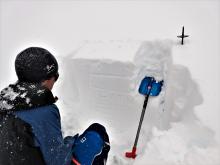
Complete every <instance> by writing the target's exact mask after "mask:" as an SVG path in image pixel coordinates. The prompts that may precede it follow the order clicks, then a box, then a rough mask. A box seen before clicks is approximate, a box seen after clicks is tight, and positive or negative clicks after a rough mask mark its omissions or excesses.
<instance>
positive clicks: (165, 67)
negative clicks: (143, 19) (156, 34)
mask: <svg viewBox="0 0 220 165" xmlns="http://www.w3.org/2000/svg"><path fill="white" fill-rule="evenodd" d="M61 75H63V76H61V78H60V79H61V80H60V82H59V83H60V85H59V86H60V89H59V90H58V91H59V92H58V93H59V95H60V96H61V98H60V101H59V103H58V104H59V106H60V110H61V115H62V119H63V120H64V121H63V127H64V130H65V132H64V133H65V134H66V135H71V134H74V133H76V132H80V131H82V130H84V129H86V127H87V126H89V124H91V123H93V122H100V123H101V124H103V125H105V127H106V129H107V131H108V133H109V136H110V141H111V152H110V156H109V161H108V164H109V165H132V164H135V165H146V164H150V165H160V164H161V165H195V164H198V165H217V164H218V162H220V160H219V150H218V147H219V146H218V144H217V142H215V140H214V132H213V131H212V130H211V129H209V128H208V127H206V126H205V125H203V123H202V122H200V121H199V120H198V118H197V116H196V115H195V113H194V108H195V106H197V105H200V104H201V103H202V102H203V98H202V95H201V93H200V90H199V87H198V85H197V83H196V82H195V81H194V80H193V79H192V77H191V74H190V72H189V70H188V69H187V68H186V67H185V66H182V65H176V64H174V63H173V61H172V42H170V41H168V40H163V41H109V42H100V41H96V42H85V43H84V44H82V45H81V46H80V47H79V48H78V49H76V51H74V52H73V53H72V54H70V55H69V56H66V57H62V63H61ZM144 76H152V77H155V78H156V79H157V80H162V79H163V80H164V86H163V89H162V91H161V93H160V95H159V96H157V97H151V98H150V99H149V103H148V107H147V112H146V114H145V119H144V123H143V127H142V131H141V135H140V139H139V143H138V150H137V154H138V156H137V158H136V159H135V160H129V159H127V158H125V156H124V153H125V152H126V151H130V150H131V148H132V145H133V142H134V138H135V134H136V129H137V126H138V121H139V117H140V114H141V110H142V105H143V101H144V97H143V96H142V95H140V94H138V90H137V89H138V86H139V84H140V81H141V80H142V79H143V78H144Z"/></svg>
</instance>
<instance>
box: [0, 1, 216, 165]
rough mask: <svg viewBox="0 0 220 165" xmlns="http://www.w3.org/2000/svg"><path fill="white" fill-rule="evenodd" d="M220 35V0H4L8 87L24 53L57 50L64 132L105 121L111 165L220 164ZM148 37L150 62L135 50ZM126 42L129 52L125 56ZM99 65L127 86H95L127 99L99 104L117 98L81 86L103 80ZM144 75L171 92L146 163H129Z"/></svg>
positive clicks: (148, 136) (153, 117)
mask: <svg viewBox="0 0 220 165" xmlns="http://www.w3.org/2000/svg"><path fill="white" fill-rule="evenodd" d="M183 25H184V26H185V33H186V34H189V35H190V37H189V38H186V39H185V45H180V40H179V39H178V38H177V37H176V36H177V35H180V34H181V28H182V26H183ZM219 29H220V1H214V0H210V1H208V0H207V1H205V0H192V1H189V0H187V1H174V0H170V1H168V0H165V1H159V0H156V1H91V2H90V1H53V0H48V1H21V0H17V1H16V0H14V1H10V0H9V1H6V0H5V1H3V0H1V1H0V87H1V88H4V87H5V86H6V85H8V84H9V83H13V82H15V81H16V76H15V72H14V59H15V57H16V54H17V53H18V52H19V51H21V50H22V49H24V48H26V47H28V46H42V47H45V48H48V50H50V51H51V52H52V53H53V54H54V55H55V56H56V57H58V60H59V62H60V73H61V76H60V79H59V81H58V82H57V84H56V86H55V89H54V93H55V95H58V97H59V98H60V99H59V102H58V106H59V108H60V111H61V116H62V124H63V128H64V134H68V135H70V134H75V133H77V132H80V133H81V132H82V131H83V130H84V129H85V128H86V127H88V125H89V124H90V123H92V122H96V121H97V122H100V123H103V124H104V125H105V126H106V128H107V130H108V132H109V134H110V140H111V144H112V148H111V152H110V155H109V161H108V163H107V164H108V165H131V164H132V165H147V164H149V165H160V164H161V165H162V164H163V165H218V164H220V156H219V155H220V151H219V148H220V147H219V143H220V122H219V116H220V111H219V110H220V103H219V98H220V94H219V91H220V87H219V84H220V57H219V55H220V48H219V45H220V30H219ZM164 39H168V40H164ZM144 40H147V44H146V45H145V46H144V47H142V48H143V50H147V52H148V53H147V55H146V56H141V53H140V54H138V53H134V52H135V51H134V50H137V49H138V48H139V47H138V46H136V45H142V44H143V43H142V42H141V41H144ZM99 42H100V43H101V45H102V44H103V45H109V43H110V45H114V44H116V45H117V49H114V48H113V49H114V50H115V53H113V54H112V53H109V51H108V48H109V46H107V47H106V46H103V47H102V46H96V50H97V48H100V52H106V54H105V55H103V54H101V55H100V54H99V53H96V52H94V53H91V54H92V55H90V56H86V55H85V54H86V53H85V52H87V54H90V53H88V52H89V51H90V50H91V47H90V46H88V47H90V48H88V47H87V46H86V45H92V44H94V43H99ZM136 42H138V43H141V44H136ZM118 45H121V46H122V48H121V49H122V50H127V53H128V54H126V51H125V54H123V55H121V54H120V52H119V51H118V50H120V48H118ZM124 45H125V46H124ZM126 45H127V48H126ZM128 45H129V46H128ZM110 47H111V46H110ZM101 48H102V49H101ZM110 49H111V50H112V48H110ZM101 50H102V51H101ZM149 50H151V52H150V53H149ZM83 52H84V53H83ZM143 62H147V63H148V64H149V65H150V66H151V67H150V68H147V67H144V66H143V65H142V64H143ZM74 64H75V65H74ZM134 64H135V65H134ZM158 64H159V65H158ZM160 64H161V65H160ZM83 66H84V67H83ZM99 66H100V67H101V71H102V74H103V73H107V74H113V75H114V76H118V77H121V78H125V80H124V79H123V80H121V79H120V80H119V79H116V78H118V77H113V79H104V78H102V77H103V76H101V78H100V77H98V78H99V79H97V75H92V76H95V78H94V77H93V79H92V80H91V79H89V80H91V83H92V85H94V87H97V86H98V87H108V89H111V90H112V92H113V91H115V90H118V91H122V92H125V93H126V97H120V99H122V100H117V99H115V98H112V99H111V98H110V99H107V102H106V100H105V99H103V100H99V99H96V98H103V97H106V98H107V97H109V96H111V95H102V94H103V93H101V96H100V95H99V97H95V95H93V93H92V92H93V91H92V90H91V89H90V88H89V89H88V90H86V89H85V88H84V87H85V86H86V83H87V82H85V84H80V85H79V82H83V80H87V79H85V77H86V74H87V73H88V71H89V73H90V71H91V72H92V73H94V72H93V71H94V69H96V70H95V73H100V72H99V70H98V68H99ZM158 66H163V67H161V68H160V67H158ZM152 68H154V69H152ZM77 69H79V70H77ZM89 69H91V70H89ZM123 69H124V70H123ZM82 73H83V74H82ZM119 73H120V74H119ZM135 73H138V74H135ZM117 74H118V75H117ZM144 74H151V75H153V76H156V77H157V78H158V79H160V78H163V79H164V80H165V87H164V89H163V91H162V93H161V95H160V96H158V97H157V98H150V100H149V105H148V108H147V112H146V116H145V121H144V124H143V129H142V132H141V136H140V141H139V144H138V157H137V158H136V159H135V160H128V159H126V158H125V157H124V153H125V152H126V151H129V150H131V148H132V145H133V141H134V137H135V133H136V127H137V125H138V121H139V116H140V113H141V107H142V104H143V97H142V96H140V95H139V94H138V92H137V86H138V83H140V79H141V78H142V76H143V75H144ZM128 77H129V78H128ZM114 78H115V79H114ZM106 80H109V81H106ZM108 82H110V83H109V84H108ZM122 82H124V84H125V85H124V86H123V83H122ZM77 83H78V84H77ZM112 83H113V85H112ZM114 83H118V84H117V85H114ZM103 84H104V85H103ZM117 87H118V89H117ZM126 87H127V88H126ZM108 89H104V91H108ZM102 90H103V89H102ZM86 92H88V93H86ZM116 93H117V92H116ZM94 94H95V93H94ZM96 94H97V93H96ZM93 96H94V98H92V97H93ZM116 96H117V95H116ZM127 96H128V97H127ZM123 98H128V99H123ZM114 99H115V100H114ZM109 101H114V102H112V104H110V103H111V102H109ZM116 101H117V102H116ZM93 103H102V104H99V105H100V106H99V105H97V104H93ZM110 105H114V106H110ZM102 107H104V109H102Z"/></svg>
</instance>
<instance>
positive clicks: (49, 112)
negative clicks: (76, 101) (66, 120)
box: [39, 104, 60, 118]
mask: <svg viewBox="0 0 220 165" xmlns="http://www.w3.org/2000/svg"><path fill="white" fill-rule="evenodd" d="M40 109H42V111H43V113H44V115H45V117H49V116H54V117H56V118H60V112H59V109H58V107H57V106H56V105H55V104H51V105H47V106H43V107H39V110H40Z"/></svg>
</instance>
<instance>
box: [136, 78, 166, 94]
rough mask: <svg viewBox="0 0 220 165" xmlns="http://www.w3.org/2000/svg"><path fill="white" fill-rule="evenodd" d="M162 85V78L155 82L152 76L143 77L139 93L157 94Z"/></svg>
mask: <svg viewBox="0 0 220 165" xmlns="http://www.w3.org/2000/svg"><path fill="white" fill-rule="evenodd" d="M162 86H163V80H162V81H159V82H157V81H156V80H155V79H154V78H153V77H145V78H144V79H143V80H142V81H141V85H140V87H139V93H140V94H142V95H148V94H149V95H150V96H158V95H159V94H160V91H161V88H162Z"/></svg>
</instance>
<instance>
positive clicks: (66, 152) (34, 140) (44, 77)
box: [0, 47, 110, 165]
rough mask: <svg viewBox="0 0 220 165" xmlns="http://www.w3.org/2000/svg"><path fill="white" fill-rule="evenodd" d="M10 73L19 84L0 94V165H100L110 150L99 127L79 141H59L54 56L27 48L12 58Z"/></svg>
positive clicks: (90, 129)
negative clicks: (54, 86)
mask: <svg viewBox="0 0 220 165" xmlns="http://www.w3.org/2000/svg"><path fill="white" fill-rule="evenodd" d="M15 68H16V73H17V76H18V82H17V83H15V84H13V85H9V87H7V88H5V89H3V90H2V91H1V93H0V136H1V140H0V146H1V148H0V164H4V165H8V164H10V165H18V164H23V165H25V164H31V165H35V164H36V165H44V164H47V165H70V164H71V163H73V162H77V161H78V162H80V163H81V164H84V165H87V164H88V165H90V164H97V165H98V164H99V165H102V164H105V161H106V160H107V155H108V152H109V150H110V146H109V139H108V135H107V133H106V131H105V128H104V127H103V126H101V125H99V124H93V125H91V126H90V127H89V128H88V129H87V130H86V131H85V132H84V133H83V135H81V136H78V135H76V136H74V137H71V136H69V137H66V138H63V136H62V131H61V123H60V114H59V109H58V108H57V107H56V105H55V104H54V103H55V102H56V99H55V98H54V96H53V94H52V92H51V89H52V88H53V85H54V83H55V82H56V80H57V79H58V77H59V74H58V63H57V61H56V59H55V58H54V56H53V55H52V54H50V52H48V51H47V50H45V49H43V48H37V47H33V48H28V49H26V50H24V51H22V52H21V53H20V54H19V55H18V56H17V58H16V61H15ZM85 137H86V138H85ZM82 139H86V140H84V141H82ZM82 142H83V143H82ZM85 144H86V145H85ZM88 146H89V147H88ZM85 153H86V154H85ZM86 155H87V156H86ZM72 160H73V161H72Z"/></svg>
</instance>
